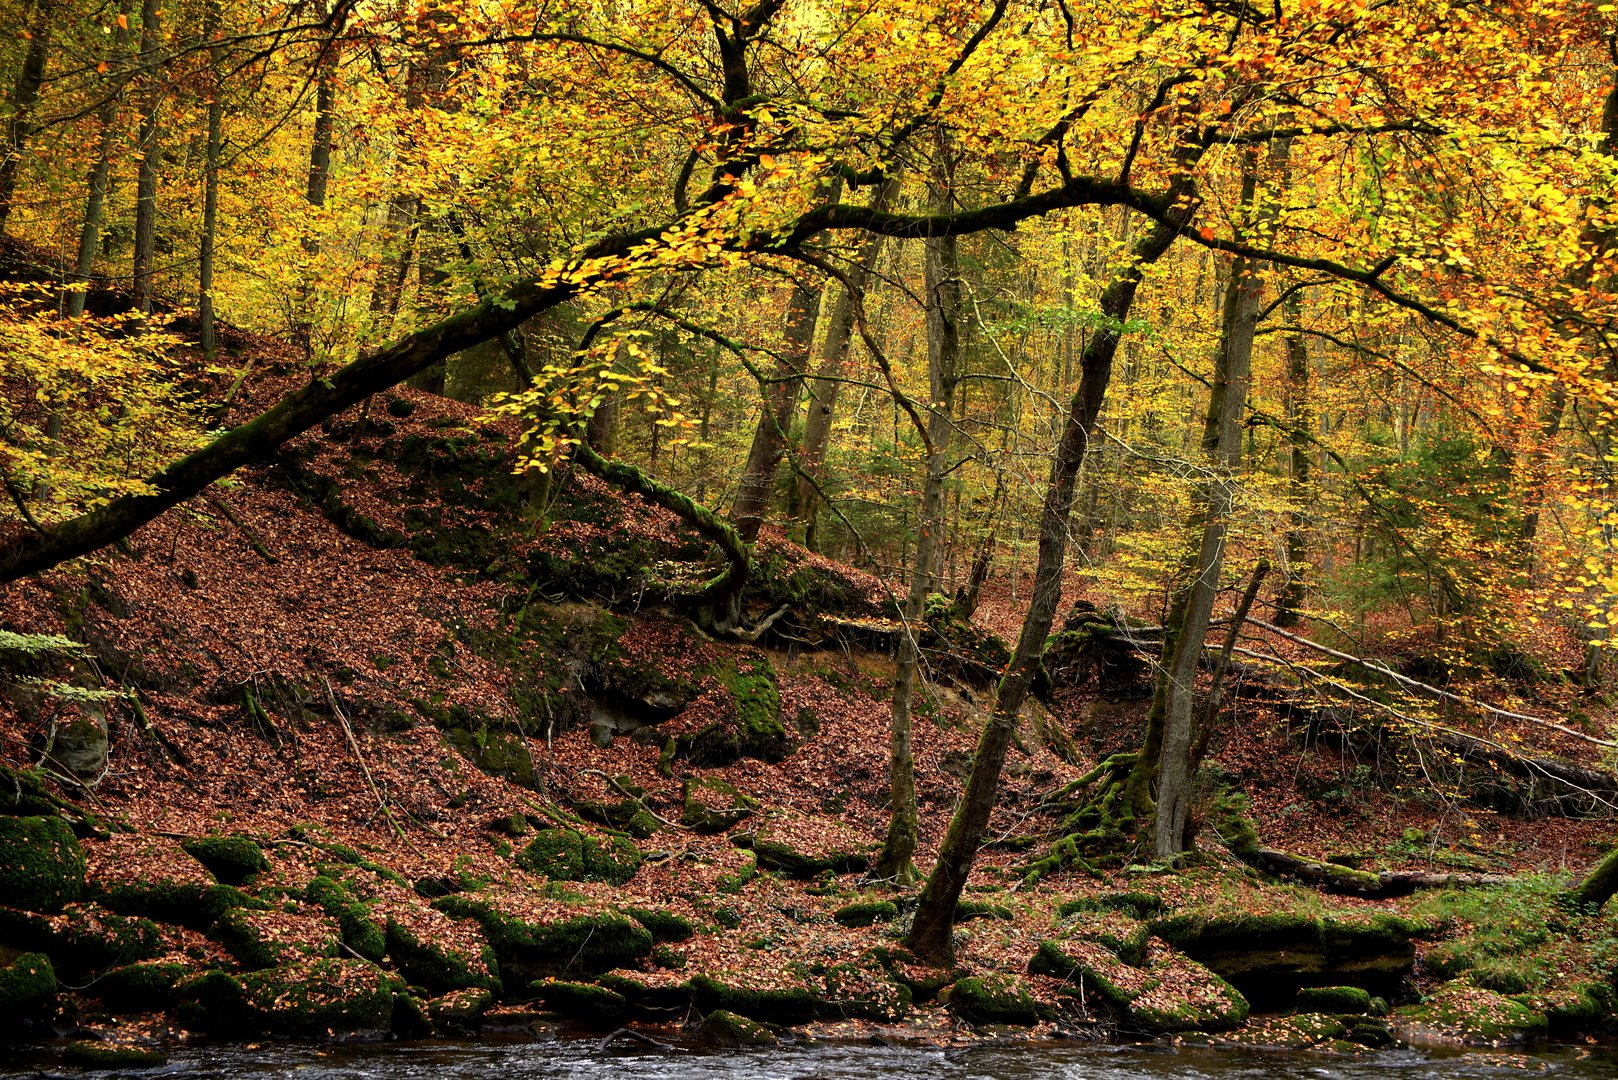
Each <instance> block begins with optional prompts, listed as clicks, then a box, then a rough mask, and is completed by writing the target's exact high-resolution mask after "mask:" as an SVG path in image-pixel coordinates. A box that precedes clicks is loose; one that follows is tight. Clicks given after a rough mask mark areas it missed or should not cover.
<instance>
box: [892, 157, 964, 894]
mask: <svg viewBox="0 0 1618 1080" xmlns="http://www.w3.org/2000/svg"><path fill="white" fill-rule="evenodd" d="M939 142H940V147H939V149H940V156H941V157H943V156H947V154H948V152H949V148H948V146H947V145H945V144H944V140H943V139H942V138H940V140H939ZM940 171H941V173H942V175H941V176H940V178H939V179H938V180H937V181H936V182H935V183H934V185H933V192H932V203H933V211H934V212H935V213H947V212H948V211H949V207H950V200H951V197H952V192H951V190H950V184H951V176H950V173H949V171H948V169H947V166H946V167H945V168H944V169H941V170H940ZM923 277H924V280H925V284H926V290H927V297H926V298H927V384H928V389H929V391H930V392H931V398H932V400H931V401H930V402H929V404H930V406H931V408H930V409H929V411H928V413H927V430H926V431H925V432H923V433H921V434H922V437H923V439H924V440H925V443H926V450H927V466H926V477H925V478H924V479H923V481H922V487H921V513H920V516H919V519H918V520H917V522H916V550H915V556H914V558H913V559H912V561H911V565H910V591H909V593H908V594H907V595H906V597H905V604H904V618H903V619H902V620H901V621H902V623H903V626H902V627H901V628H900V631H899V655H898V664H897V668H896V670H895V673H894V679H893V712H892V722H891V726H890V729H889V758H888V796H889V801H890V802H889V817H888V835H887V839H886V840H885V841H884V843H883V845H882V853H881V854H880V855H879V856H878V857H877V861H876V867H875V871H876V876H877V877H881V878H887V879H891V880H893V881H895V882H897V883H899V884H901V885H909V884H911V883H912V882H914V881H915V879H916V867H915V863H914V861H913V860H914V858H915V854H916V835H917V832H918V828H919V823H918V821H917V815H916V767H915V758H914V754H913V751H912V747H911V734H912V726H913V725H912V721H913V717H914V709H913V708H912V705H913V702H914V698H915V692H916V677H917V674H918V672H919V668H920V666H921V664H920V661H921V637H922V634H923V633H925V632H926V625H925V624H926V611H927V594H928V592H929V591H930V590H931V586H932V581H933V566H934V563H935V562H936V561H937V557H938V546H939V545H938V541H939V537H940V535H941V534H942V532H943V529H944V480H945V477H946V476H947V475H948V467H949V448H950V442H951V439H950V436H951V434H952V432H953V424H954V404H955V387H956V385H957V384H958V383H959V382H960V366H961V278H960V259H959V249H958V244H957V241H956V239H955V237H953V236H940V237H933V238H929V239H928V240H927V242H926V254H925V259H924V269H923Z"/></svg>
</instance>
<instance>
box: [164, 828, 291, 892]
mask: <svg viewBox="0 0 1618 1080" xmlns="http://www.w3.org/2000/svg"><path fill="white" fill-rule="evenodd" d="M180 846H181V847H182V848H184V849H185V853H186V854H187V855H189V856H191V857H192V858H193V859H195V860H197V862H199V863H201V864H202V865H203V866H204V867H205V868H206V869H207V871H208V873H210V874H212V875H213V876H214V878H215V879H216V880H218V882H219V883H220V884H221V885H241V884H244V883H245V882H246V881H247V879H248V878H250V877H252V876H253V875H254V874H257V873H260V872H262V871H265V870H268V869H269V868H270V860H269V859H267V858H265V857H264V849H263V848H261V847H259V846H258V844H257V842H255V841H253V840H249V839H248V838H247V837H245V836H196V837H192V838H191V839H190V840H187V841H185V842H184V843H182V844H181V845H180Z"/></svg>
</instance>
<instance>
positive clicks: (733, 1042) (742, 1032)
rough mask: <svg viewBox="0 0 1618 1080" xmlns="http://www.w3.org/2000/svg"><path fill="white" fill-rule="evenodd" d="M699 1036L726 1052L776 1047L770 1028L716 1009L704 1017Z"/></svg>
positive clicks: (724, 1010)
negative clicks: (746, 1048) (748, 1048)
mask: <svg viewBox="0 0 1618 1080" xmlns="http://www.w3.org/2000/svg"><path fill="white" fill-rule="evenodd" d="M697 1034H698V1035H699V1036H700V1037H701V1039H702V1041H703V1042H705V1043H707V1044H708V1045H710V1046H715V1047H719V1048H720V1049H724V1050H737V1049H741V1048H743V1047H753V1046H774V1045H776V1038H775V1036H774V1035H773V1034H771V1032H770V1029H769V1028H767V1027H765V1026H764V1025H763V1024H760V1023H759V1022H758V1021H756V1020H749V1019H748V1018H747V1017H745V1016H738V1015H737V1014H736V1013H733V1012H730V1011H729V1010H726V1009H715V1010H714V1011H713V1012H711V1013H709V1014H708V1015H706V1016H704V1017H703V1018H702V1026H701V1027H700V1028H699V1029H698V1031H697Z"/></svg>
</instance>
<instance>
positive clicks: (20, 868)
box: [0, 816, 84, 912]
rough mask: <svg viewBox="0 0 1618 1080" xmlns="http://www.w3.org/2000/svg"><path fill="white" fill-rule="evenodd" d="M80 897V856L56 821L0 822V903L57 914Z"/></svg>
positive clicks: (75, 844) (69, 831) (65, 829)
mask: <svg viewBox="0 0 1618 1080" xmlns="http://www.w3.org/2000/svg"><path fill="white" fill-rule="evenodd" d="M83 894H84V852H83V850H82V849H80V847H79V841H78V839H77V838H76V837H75V836H74V835H73V830H72V829H71V828H69V827H68V824H67V822H65V821H63V820H62V819H61V818H59V817H46V816H37V817H0V898H3V899H4V900H5V902H6V903H7V904H9V905H11V906H12V907H17V908H23V909H25V910H28V911H46V912H53V911H61V910H62V905H64V904H67V903H69V902H71V901H74V900H77V899H79V897H80V896H82V895H83Z"/></svg>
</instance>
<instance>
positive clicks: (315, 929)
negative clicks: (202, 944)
mask: <svg viewBox="0 0 1618 1080" xmlns="http://www.w3.org/2000/svg"><path fill="white" fill-rule="evenodd" d="M208 936H209V937H211V938H212V939H213V940H215V941H217V942H219V944H221V945H223V946H224V947H225V951H227V952H229V953H230V955H232V956H234V957H235V958H236V959H237V960H238V961H239V962H240V963H241V965H242V967H244V968H246V969H248V970H250V971H257V970H260V969H263V968H270V967H279V966H280V965H282V964H290V963H293V962H295V961H297V960H302V959H305V958H308V957H315V956H337V955H339V954H340V946H341V943H342V936H341V932H340V931H339V929H338V925H337V920H336V919H333V918H332V917H331V916H329V915H324V914H321V915H313V914H299V913H290V912H285V911H253V910H250V909H247V908H236V909H233V910H231V911H227V912H225V913H224V914H223V915H221V916H220V917H219V921H218V922H216V923H214V925H213V929H211V930H210V931H209V932H208Z"/></svg>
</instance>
